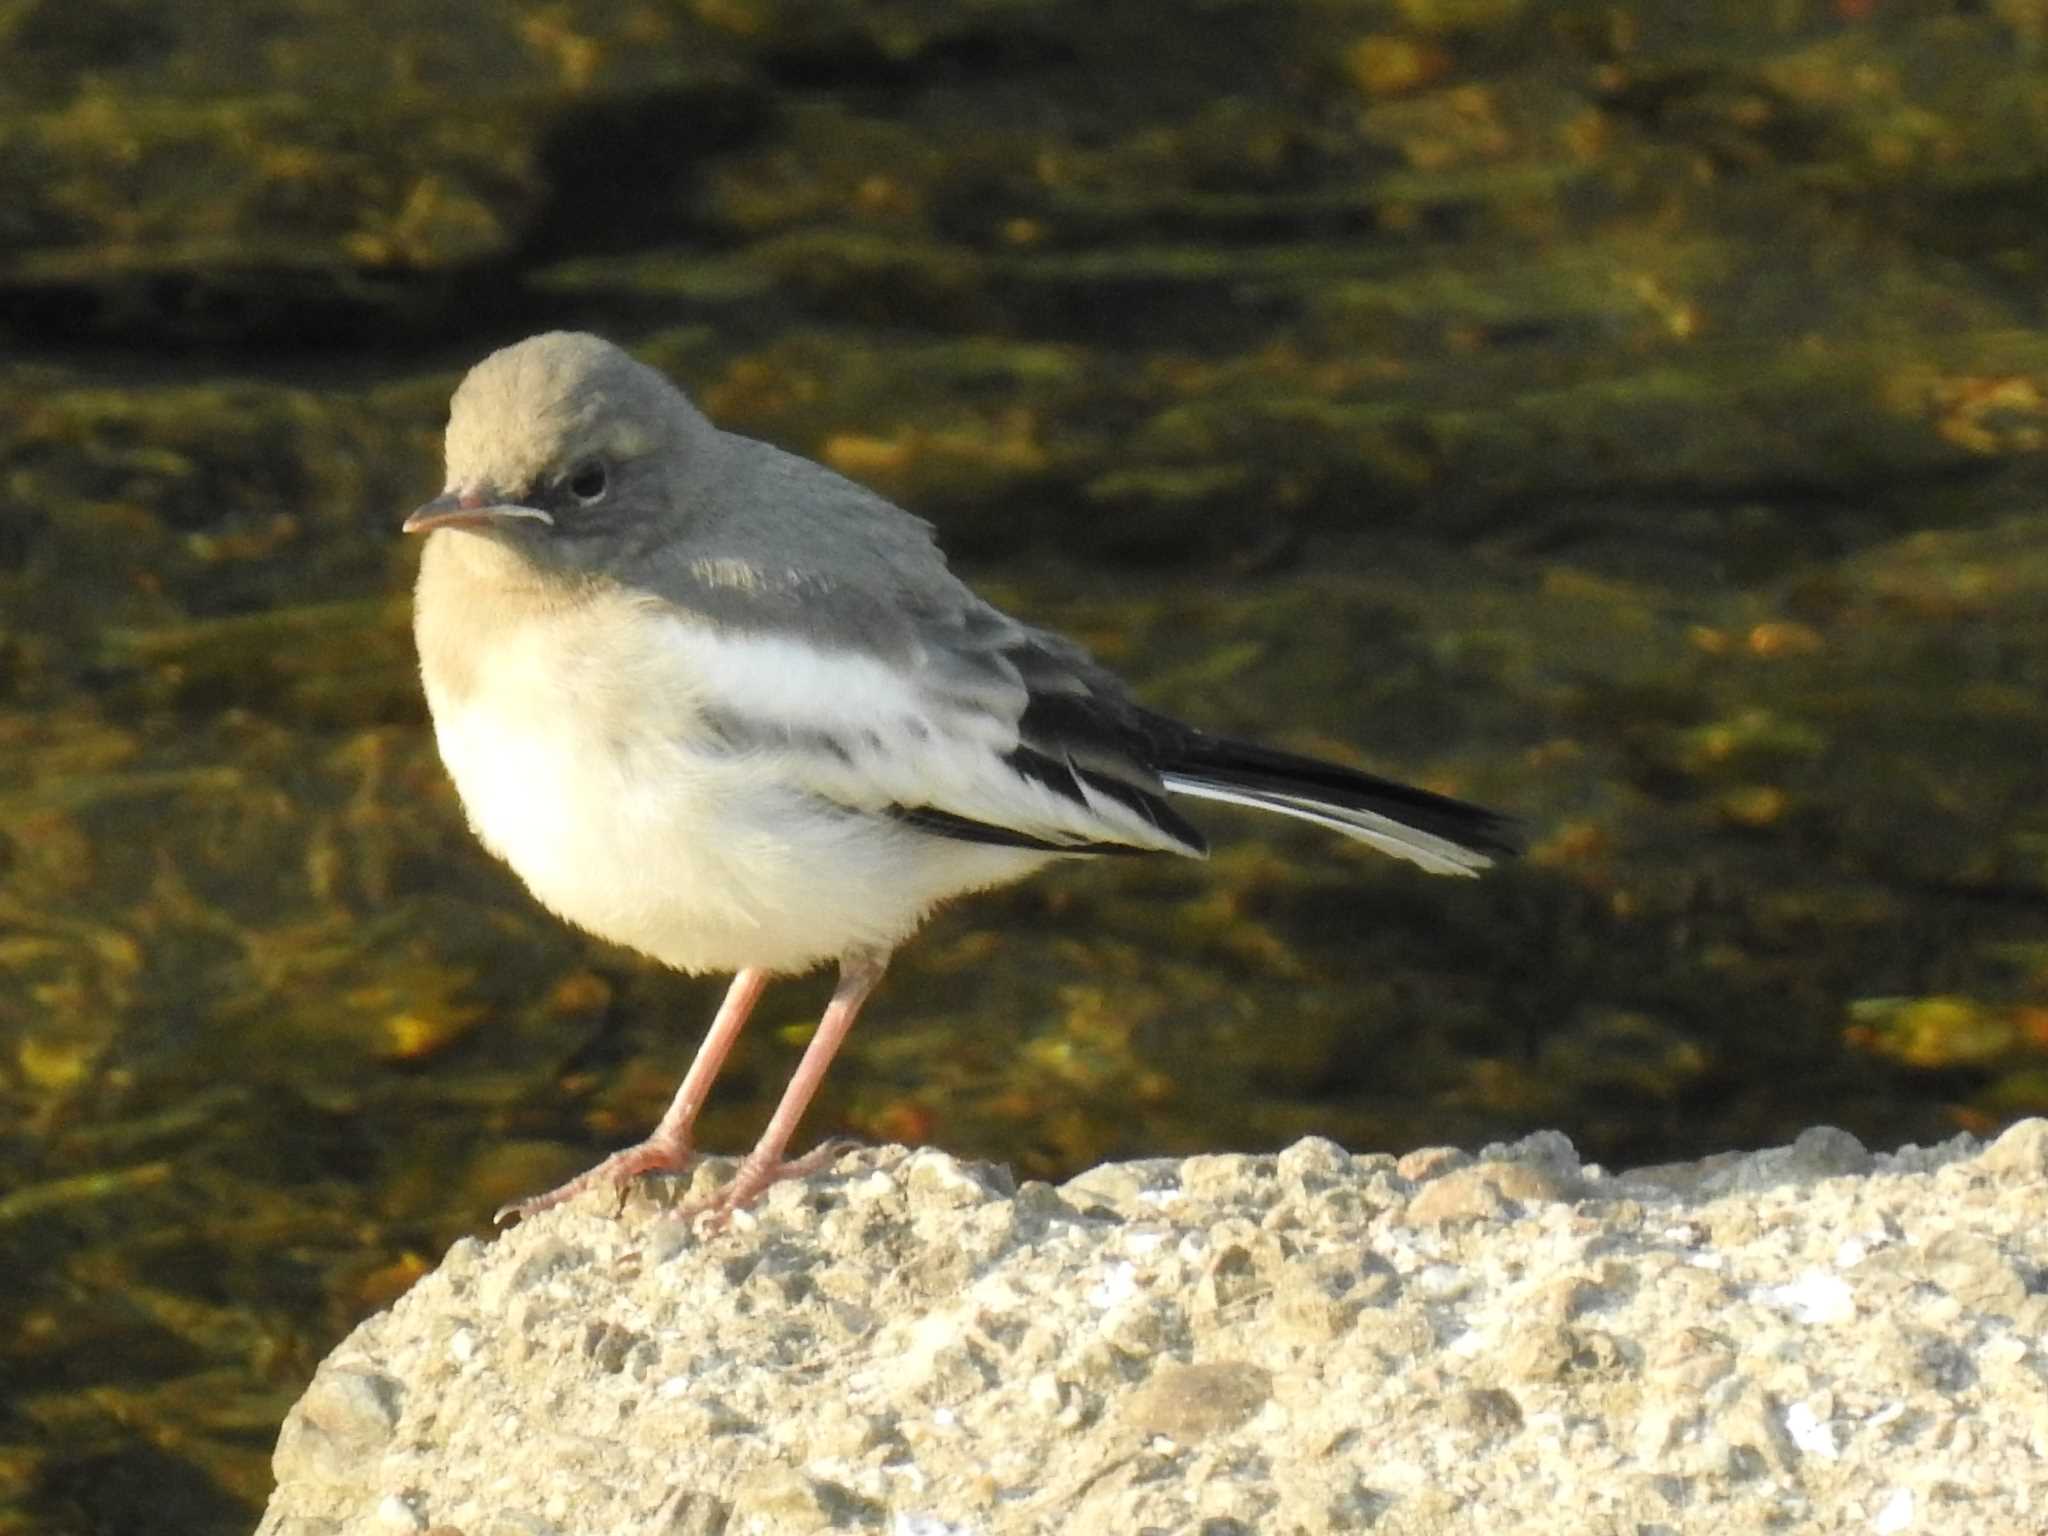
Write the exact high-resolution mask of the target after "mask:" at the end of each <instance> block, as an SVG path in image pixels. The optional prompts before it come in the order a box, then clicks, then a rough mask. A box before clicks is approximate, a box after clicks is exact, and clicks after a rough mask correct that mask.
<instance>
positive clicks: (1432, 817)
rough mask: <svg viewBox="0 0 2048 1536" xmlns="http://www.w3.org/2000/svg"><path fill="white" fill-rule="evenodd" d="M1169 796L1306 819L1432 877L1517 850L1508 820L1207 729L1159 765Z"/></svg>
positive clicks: (1473, 869)
mask: <svg viewBox="0 0 2048 1536" xmlns="http://www.w3.org/2000/svg"><path fill="white" fill-rule="evenodd" d="M1158 771H1159V779H1160V782H1161V783H1162V784H1164V785H1165V786H1166V788H1167V789H1169V790H1171V791H1172V792H1173V793H1175V794H1181V795H1191V796H1193V797H1195V798H1196V799H1200V800H1221V801H1226V802H1228V803H1230V804H1232V805H1244V806H1250V807H1252V808H1253V809H1255V810H1262V811H1274V812H1277V813H1279V814H1280V815H1282V816H1293V817H1296V818H1298V819H1299V820H1302V821H1308V822H1313V823H1315V824H1316V825H1317V826H1320V827H1327V828H1328V829H1330V830H1331V831H1333V832H1341V833H1343V834H1344V835H1345V836H1346V837H1351V838H1355V839H1357V840H1358V841H1359V842H1362V843H1367V844H1370V845H1371V846H1372V847H1374V848H1377V849H1379V850H1380V851H1381V852H1383V853H1390V854H1392V855H1394V857H1396V858H1400V859H1406V860H1407V861H1408V862H1409V863H1411V864H1415V865H1419V866H1420V867H1421V868H1423V869H1426V870H1428V871H1429V872H1430V873H1431V874H1433V875H1473V874H1477V873H1478V872H1479V871H1480V870H1482V869H1485V868H1486V867H1487V866H1489V865H1490V864H1492V863H1493V862H1494V860H1495V859H1496V858H1511V857H1513V856H1514V855H1516V854H1518V853H1520V852H1521V847H1522V844H1521V837H1520V835H1519V831H1518V828H1517V826H1516V824H1515V822H1514V820H1513V819H1512V818H1511V817H1507V816H1503V815H1501V814H1499V813H1498V812H1496V811H1489V810H1487V809H1485V808H1484V807H1483V806H1477V805H1471V804H1468V803H1467V802H1465V801H1463V800H1453V799H1452V798H1450V797H1449V796H1448V795H1439V794H1435V793H1432V792H1431V791H1429V790H1426V789H1417V788H1415V787H1414V786H1413V785H1409V784H1402V783H1398V782H1396V781H1395V780H1393V779H1383V778H1381V777H1379V776H1378V775H1377V774H1371V773H1366V772H1364V771H1362V770H1360V769H1357V768H1346V767H1344V766H1342V765H1341V764H1338V763H1329V762H1324V761H1322V760H1321V759H1319V758H1313V757H1302V756H1299V755H1297V754H1295V753H1292V752H1281V751H1278V750H1276V749H1274V748H1272V747H1262V746H1257V745H1255V744H1253V743H1251V742H1245V741H1232V740H1229V739H1227V738H1224V737H1218V736H1210V735H1207V734H1205V733H1202V734H1190V735H1189V736H1187V737H1185V738H1183V739H1182V740H1180V741H1178V742H1176V743H1174V747H1173V750H1172V751H1171V752H1170V753H1169V754H1167V755H1166V756H1165V758H1164V760H1162V761H1161V762H1159V764H1158Z"/></svg>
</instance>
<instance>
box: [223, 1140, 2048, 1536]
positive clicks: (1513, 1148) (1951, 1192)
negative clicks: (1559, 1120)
mask: <svg viewBox="0 0 2048 1536" xmlns="http://www.w3.org/2000/svg"><path fill="white" fill-rule="evenodd" d="M2039 1139H2040V1137H2039V1133H2038V1132H2034V1131H2029V1130H2027V1129H2026V1128H2024V1127H2023V1128H2020V1130H2019V1131H2018V1132H2016V1133H2013V1134H2011V1135H2008V1136H2007V1137H2006V1138H2003V1139H2001V1141H2000V1142H1999V1143H1997V1144H1996V1145H1995V1146H1993V1147H1991V1148H1985V1149H1980V1148H1978V1147H1977V1146H1975V1145H1974V1144H1973V1143H1969V1142H1965V1141H1958V1142H1955V1143H1952V1144H1950V1145H1949V1146H1948V1147H1947V1148H1946V1149H1945V1150H1926V1149H1915V1150H1912V1151H1910V1152H1908V1153H1906V1154H1901V1155H1899V1156H1896V1157H1894V1156H1887V1155H1884V1154H1873V1153H1870V1152H1868V1151H1867V1150H1865V1149H1864V1148H1863V1147H1862V1146H1861V1145H1860V1144H1857V1143H1854V1142H1853V1140H1852V1139H1850V1138H1847V1137H1844V1136H1841V1135H1840V1134H1839V1133H1835V1132H1827V1131H1822V1132H1816V1133H1812V1134H1809V1135H1808V1136H1806V1137H1803V1138H1801V1139H1800V1141H1799V1142H1798V1143H1796V1144H1795V1145H1794V1146H1792V1147H1788V1148H1781V1149H1777V1150H1774V1151H1769V1152H1763V1153H1756V1154H1751V1155H1748V1156H1745V1157H1736V1158H1725V1157H1724V1158H1720V1159H1715V1160H1713V1162H1712V1165H1711V1166H1706V1167H1702V1166H1700V1165H1694V1166H1693V1167H1691V1168H1677V1167H1674V1168H1668V1169H1664V1170H1660V1171H1659V1172H1658V1173H1657V1174H1656V1175H1655V1176H1623V1177H1617V1178H1607V1177H1606V1176H1604V1175H1601V1174H1600V1173H1599V1172H1598V1171H1597V1170H1592V1169H1582V1168H1581V1167H1580V1166H1579V1162H1578V1158H1577V1156H1576V1153H1575V1152H1573V1150H1572V1148H1571V1146H1570V1144H1569V1143H1568V1142H1566V1141H1564V1140H1563V1138H1561V1137H1554V1136H1538V1137H1531V1138H1528V1139H1526V1140H1524V1141H1521V1142H1516V1143H1512V1144H1507V1145H1501V1146H1493V1147H1487V1148H1485V1149H1483V1150H1482V1151H1481V1152H1480V1153H1479V1154H1478V1155H1476V1156H1472V1155H1467V1154H1465V1153H1462V1152H1455V1151H1452V1150H1449V1149H1440V1150H1436V1151H1432V1152H1430V1153H1428V1154H1426V1155H1416V1156H1411V1157H1410V1158H1409V1159H1406V1160H1404V1162H1405V1164H1406V1168H1405V1171H1403V1172H1398V1173H1397V1172H1396V1170H1395V1169H1394V1167H1393V1166H1392V1164H1391V1160H1388V1159H1383V1158H1369V1157H1352V1156H1349V1155H1348V1154H1345V1153H1344V1152H1343V1151H1341V1149H1338V1148H1336V1147H1335V1146H1333V1145H1332V1144H1330V1143H1328V1142H1318V1141H1311V1142H1303V1143H1300V1144H1298V1145H1297V1146H1295V1147H1292V1148H1289V1149H1288V1150H1287V1151H1285V1152H1282V1153H1280V1154H1279V1155H1278V1156H1276V1157H1216V1156H1212V1157H1203V1158H1199V1159H1194V1160H1191V1161H1189V1162H1187V1163H1182V1164H1174V1163H1170V1162H1165V1161H1158V1160H1155V1161H1153V1162H1149V1163H1144V1164H1133V1165H1124V1166H1120V1167H1108V1168H1099V1169H1095V1170H1092V1171H1091V1172H1089V1173H1087V1174H1084V1175H1082V1176H1081V1177H1079V1178H1076V1179H1074V1180H1071V1181H1069V1183H1068V1184H1066V1185H1065V1186H1063V1187H1062V1189H1060V1190H1059V1191H1053V1190H1051V1189H1049V1188H1047V1187H1046V1186H1044V1185H1038V1184H1026V1185H1024V1186H1022V1187H1021V1188H1015V1189H1014V1191H1013V1186H1012V1184H1011V1182H1010V1180H1009V1179H1008V1177H1007V1175H1005V1174H1003V1173H1002V1172H1001V1171H1000V1170H991V1169H987V1168H982V1167H977V1166H974V1165H969V1164H963V1163H958V1162H956V1161H954V1160H953V1159H951V1158H948V1157H946V1156H944V1155H943V1154H941V1153H937V1152H934V1151H930V1150H925V1151H920V1152H917V1153H907V1152H904V1151H902V1150H901V1149H894V1148H889V1149H879V1150H874V1151H867V1152H862V1153H858V1154H854V1155H850V1156H848V1157H847V1158H845V1159H843V1160H842V1161H841V1163H840V1164H839V1165H838V1167H837V1168H836V1169H835V1170H834V1171H833V1172H832V1173H831V1174H829V1175H824V1176H820V1177H818V1178H816V1179H815V1180H813V1181H812V1182H811V1184H810V1185H809V1187H808V1188H807V1189H805V1190H804V1192H803V1196H804V1197H803V1198H800V1199H781V1200H768V1201H764V1202H763V1203H762V1205H761V1207H760V1208H759V1209H758V1210H757V1211H756V1212H755V1213H754V1219H753V1220H752V1221H751V1222H749V1223H748V1224H746V1226H745V1227H744V1228H742V1227H741V1226H740V1225H738V1224H736V1225H735V1227H734V1228H733V1229H732V1230H731V1231H729V1232H726V1233H724V1234H720V1235H717V1236H710V1235H702V1234H695V1233H691V1232H688V1231H687V1230H685V1229H683V1228H681V1227H680V1226H679V1225H678V1224H677V1222H676V1221H675V1219H674V1218H673V1216H671V1215H669V1214H667V1212H666V1208H665V1207H664V1206H662V1205H661V1204H660V1203H658V1202H653V1201H647V1202H642V1201H633V1202H629V1203H628V1205H627V1207H626V1210H625V1213H624V1214H623V1215H622V1216H620V1217H617V1218H614V1217H613V1216H612V1214H611V1211H612V1203H611V1202H610V1201H609V1200H607V1199H601V1198H591V1199H586V1200H582V1201H577V1202H572V1203H571V1204H569V1205H567V1206H564V1207H562V1208H560V1209H557V1210H554V1211H550V1212H547V1213H545V1214H543V1215H542V1216H541V1217H539V1218H538V1219H537V1220H535V1221H533V1222H531V1223H528V1224H525V1225H522V1226H520V1227H517V1228H515V1229H513V1230H512V1231H510V1232H508V1233H506V1234H504V1235H503V1236H501V1237H500V1238H498V1239H497V1240H496V1242H495V1243H493V1244H492V1245H491V1246H489V1247H487V1248H486V1247H479V1246H476V1245H473V1244H462V1245H458V1246H457V1248H456V1249H455V1250H453V1251H452V1252H451V1254H450V1256H449V1260H448V1262H447V1263H446V1264H444V1265H443V1267H442V1268H441V1269H440V1270H439V1271H437V1272H435V1273H434V1274H431V1275H429V1276H428V1277H427V1278H426V1279H424V1280H423V1281H421V1282H420V1283H419V1284H418V1285H416V1286H415V1287H414V1288H413V1290H412V1291H411V1292H410V1293H408V1294H407V1295H406V1296H404V1297H403V1298H401V1299H400V1300H399V1302H398V1303H397V1304H396V1305H395V1306H393V1307H392V1308H391V1309H390V1310H389V1311H388V1312H385V1313H383V1314H380V1315H379V1316H377V1317H374V1318H372V1319H370V1320H369V1321H368V1322H366V1323H364V1324H363V1325H362V1326H361V1327H360V1328H358V1329H357V1330H356V1332H355V1333H354V1335H352V1336H351V1337H350V1338H349V1339H348V1340H347V1341H346V1342H345V1343H344V1344H343V1345H342V1346H341V1348H340V1349H338V1350H337V1351H336V1352H335V1355H334V1357H333V1358H332V1359H331V1360H330V1361H329V1362H328V1363H327V1364H326V1365H324V1366H323V1367H322V1368H321V1370H320V1372H319V1374H318V1375H317V1376H316V1377H315V1378H314V1381H313V1384H312V1386H311V1387H310V1388H309V1389H308V1391H307V1393H306V1396H305V1397H304V1399H303V1400H302V1401H301V1402H300V1403H299V1405H298V1406H297V1407H295V1408H294V1409H293V1410H292V1412H291V1414H290V1416H289V1417H288V1418H287V1420H286V1422H285V1426H284V1429H283V1432H282V1433H281V1435H280V1437H279V1443H278V1449H277V1455H276V1462H275V1464H276V1470H277V1474H278V1479H279V1486H278V1489H277V1492H276V1493H275V1495H274V1496H273V1497H272V1499H271V1502H270V1508H269V1511H268V1513H267V1514H266V1516H265V1518H264V1522H263V1526H262V1536H309V1533H314V1532H325V1533H329V1536H374V1533H378V1532H383V1531H391V1530H419V1531H435V1530H441V1529H446V1530H459V1531H469V1532H485V1533H492V1532H504V1533H506V1536H513V1533H517V1536H551V1533H557V1532H567V1531H572V1530H618V1531H644V1532H654V1533H662V1536H726V1533H739V1532H750V1533H752V1532H759V1533H764V1536H773V1533H779V1532H791V1533H795V1532H806V1533H808V1532H815V1531H853V1532H858V1531H870V1530H872V1531H896V1532H929V1533H934V1536H936V1533H951V1532H967V1531H972V1532H977V1533H980V1532H988V1533H991V1536H1006V1533H1013V1532H1014V1533H1034V1536H1035V1533H1040V1532H1044V1533H1053V1532H1059V1533H1065V1532H1069V1531H1074V1532H1083V1533H1088V1532H1097V1531H1100V1532H1125V1531H1135V1530H1143V1529H1148V1528H1156V1529H1160V1530H1175V1531H1186V1532H1202V1533H1209V1536H1226V1533H1244V1532H1261V1531H1266V1530H1275V1531H1294V1530H1299V1531H1304V1532H1312V1533H1322V1532H1328V1533H1334V1532H1338V1531H1349V1530H1356V1529H1362V1528H1367V1527H1370V1528H1372V1529H1374V1530H1378V1531H1411V1532H1422V1531H1428V1530H1438V1529H1447V1528H1460V1527H1469V1528H1472V1529H1556V1528H1559V1527H1560V1526H1565V1525H1570V1526H1574V1527H1577V1526H1579V1525H1584V1526H1587V1527H1588V1528H1593V1527H1598V1528H1602V1529H1606V1528H1615V1529H1624V1528H1625V1529H1641V1528H1649V1529H1657V1530H1661V1531H1666V1532H1670V1533H1672V1536H1684V1533H1689V1532H1708V1531H1720V1530H1729V1529H1763V1528H1767V1527H1769V1526H1771V1525H1772V1524H1774V1523H1780V1524H1781V1523H1782V1519H1783V1513H1784V1510H1785V1509H1786V1508H1788V1507H1791V1506H1789V1505H1787V1504H1786V1502H1785V1501H1786V1500H1793V1501H1796V1504H1797V1507H1798V1508H1799V1509H1800V1511H1801V1514H1800V1523H1801V1524H1802V1525H1803V1526H1812V1527H1814V1528H1821V1527H1823V1526H1824V1527H1827V1528H1830V1529H1832V1528H1834V1527H1836V1526H1841V1527H1842V1528H1844V1529H1862V1528H1864V1527H1865V1526H1867V1525H1869V1526H1872V1528H1875V1526H1874V1525H1872V1522H1873V1521H1875V1520H1876V1519H1877V1516H1878V1514H1879V1512H1884V1521H1886V1522H1889V1524H1887V1525H1886V1526H1885V1528H1887V1529H1895V1530H1908V1529H1913V1528H1916V1527H1914V1526H1912V1525H1911V1524H1909V1523H1904V1522H1906V1521H1907V1519H1908V1513H1909V1512H1911V1511H1921V1512H1922V1513H1923V1514H1925V1515H1926V1518H1927V1519H1929V1520H1931V1519H1932V1518H1933V1513H1931V1511H1933V1506H1934V1505H1935V1504H1936V1503H1939V1505H1940V1506H1941V1507H1940V1510H1939V1511H1938V1513H1939V1514H1940V1519H1941V1527H1942V1528H1943V1529H1955V1530H1987V1531H1988V1530H2018V1529H2027V1528H2030V1526H2031V1523H2032V1522H2033V1520H2034V1511H2033V1506H2032V1504H2030V1503H2029V1500H2030V1499H2032V1498H2033V1497H2034V1495H2033V1494H2032V1493H2031V1492H2030V1490H2031V1489H2033V1488H2034V1487H2035V1486H2037V1483H2038V1476H2037V1471H2036V1469H2037V1468H2038V1465H2039V1453H2040V1449H2041V1444H2042V1442H2043V1441H2044V1439H2048V1431H2044V1429H2043V1426H2044V1424H2048V1414H2044V1413H2043V1411H2042V1410H2041V1409H2040V1407H2039V1403H2038V1398H2039V1373H2040V1369H2041V1361H2040V1358H2039V1345H2038V1342H2037V1341H2038V1339H2039V1338H2040V1327H2041V1323H2042V1314H2043V1312H2044V1308H2043V1307H2041V1306H2040V1305H2039V1303H2040V1298H2039V1297H2038V1296H2036V1295H2034V1294H2033V1285H2034V1281H2033V1279H2032V1278H2031V1277H2034V1276H2038V1275H2039V1274H2041V1273H2042V1272H2043V1271H2044V1269H2048V1235H2044V1233H2043V1231H2042V1223H2041V1222H2040V1221H2039V1204H2040V1184H2039V1181H2038V1180H2030V1179H2028V1178H2026V1177H2024V1176H2023V1175H2024V1174H2025V1172H2026V1171H2027V1170H2028V1169H2029V1168H2031V1167H2033V1166H2034V1160H2035V1159H2037V1158H2038V1156H2039ZM1411 1180H1415V1181H1419V1186H1418V1185H1416V1184H1411V1183H1410V1182H1409V1181H1411ZM1404 1194H1405V1196H1406V1197H1405V1200H1404ZM1563 1426H1569V1428H1568V1430H1566V1429H1564V1428H1562V1427H1563ZM1902 1490H1903V1491H1904V1492H1903V1494H1902V1492H1901V1491H1902ZM1902 1497H1903V1498H1904V1502H1902V1501H1901V1500H1902ZM1923 1505H1924V1506H1925V1508H1924V1509H1923ZM1912 1518H1920V1516H1919V1515H1914V1516H1913V1517H1912ZM1929 1528H1932V1527H1931V1526H1930V1527H1929Z"/></svg>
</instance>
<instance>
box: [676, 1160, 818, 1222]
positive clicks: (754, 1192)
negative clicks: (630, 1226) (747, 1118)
mask: <svg viewBox="0 0 2048 1536" xmlns="http://www.w3.org/2000/svg"><path fill="white" fill-rule="evenodd" d="M856 1145H858V1143H856V1142H854V1141H851V1140H849V1139H847V1138H845V1137H834V1138H833V1139H832V1140H830V1141H826V1142H821V1143H819V1144H818V1145H817V1146H815V1147H813V1148H812V1149H811V1150H810V1151H808V1152H806V1153H805V1154H804V1155H803V1156H802V1157H792V1158H788V1159H783V1158H761V1157H757V1156H755V1155H754V1154H753V1153H751V1152H749V1153H748V1154H747V1155H746V1156H745V1157H744V1158H742V1159H741V1160H740V1165H739V1167H738V1168H736V1169H735V1170H734V1171H733V1176H732V1182H731V1183H729V1184H727V1185H725V1186H724V1187H723V1188H722V1189H718V1190H714V1191H713V1192H712V1193H711V1194H709V1195H707V1196H705V1197H704V1198H703V1199H702V1200H693V1201H691V1202H690V1203H689V1204H688V1205H686V1206H684V1207H683V1208H682V1210H681V1211H680V1212H678V1213H677V1214H679V1215H680V1216H682V1217H683V1218H684V1219H685V1220H686V1221H689V1222H692V1223H695V1222H698V1221H700V1220H701V1221H702V1222H703V1224H704V1226H705V1228H706V1229H707V1230H708V1231H712V1232H723V1231H724V1230H725V1229H726V1227H727V1226H728V1225H730V1223H731V1221H732V1217H733V1212H735V1211H741V1210H745V1209H746V1208H747V1207H748V1206H750V1205H752V1204H753V1203H754V1202H755V1201H756V1200H758V1199H760V1198H761V1195H762V1192H763V1191H765V1190H767V1189H769V1188H771V1187H772V1186H774V1185H777V1184H780V1183H781V1182H782V1181H783V1180H784V1179H800V1178H803V1177H804V1176H805V1175H806V1174H812V1173H816V1172H817V1171H818V1170H819V1169H820V1168H825V1167H829V1166H830V1165H831V1164H832V1163H833V1162H834V1161H835V1160H836V1159H837V1158H838V1157H839V1156H840V1154H842V1153H844V1152H847V1151H850V1150H851V1149H852V1148H853V1147H854V1146H856Z"/></svg>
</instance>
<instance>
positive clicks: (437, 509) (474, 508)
mask: <svg viewBox="0 0 2048 1536" xmlns="http://www.w3.org/2000/svg"><path fill="white" fill-rule="evenodd" d="M521 517H524V518H530V519H532V520H533V521H535V522H540V523H553V522H554V519H553V518H552V517H550V516H548V514H547V513H545V512H543V511H541V509H540V508H539V507H525V506H521V505H520V504H519V503H518V502H516V501H499V500H497V499H496V498H495V497H494V496H491V495H489V494H487V493H485V492H480V491H461V492H456V491H444V492H443V493H442V494H440V495H439V496H436V497H435V498H434V499H433V500H432V501H430V502H428V503H427V504H426V505H425V506H423V507H416V508H415V509H414V510H413V514H412V516H410V517H408V518H407V519H406V520H405V522H404V523H403V524H401V525H400V528H399V532H401V533H431V532H432V531H433V530H434V529H436V528H480V527H483V526H484V525H485V524H487V523H495V522H500V521H506V520H509V519H512V518H521Z"/></svg>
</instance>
